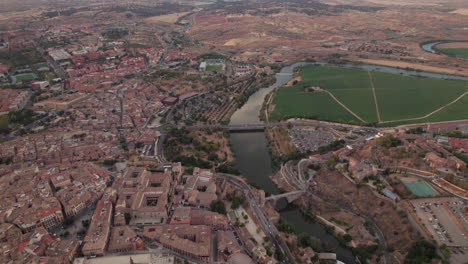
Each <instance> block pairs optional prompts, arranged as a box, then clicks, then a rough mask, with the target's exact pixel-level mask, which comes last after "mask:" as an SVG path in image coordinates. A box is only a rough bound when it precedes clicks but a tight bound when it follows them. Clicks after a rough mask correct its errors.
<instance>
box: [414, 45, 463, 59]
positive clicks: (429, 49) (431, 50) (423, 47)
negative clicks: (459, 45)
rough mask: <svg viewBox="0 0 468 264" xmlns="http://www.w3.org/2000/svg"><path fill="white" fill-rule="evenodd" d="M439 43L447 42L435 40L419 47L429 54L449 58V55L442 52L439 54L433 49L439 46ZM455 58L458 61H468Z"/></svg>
mask: <svg viewBox="0 0 468 264" xmlns="http://www.w3.org/2000/svg"><path fill="white" fill-rule="evenodd" d="M441 43H447V41H442V40H437V41H431V42H426V43H424V44H422V45H421V48H422V49H423V50H425V51H427V52H430V53H434V54H439V55H444V56H449V55H447V54H445V53H444V52H441V51H439V50H436V49H434V47H435V46H437V45H439V44H441ZM455 58H457V59H459V60H464V61H468V59H465V58H460V57H458V56H455Z"/></svg>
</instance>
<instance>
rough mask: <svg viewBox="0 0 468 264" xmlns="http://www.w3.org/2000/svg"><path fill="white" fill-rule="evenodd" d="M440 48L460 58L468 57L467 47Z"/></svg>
mask: <svg viewBox="0 0 468 264" xmlns="http://www.w3.org/2000/svg"><path fill="white" fill-rule="evenodd" d="M440 50H442V52H444V53H447V54H450V55H455V56H457V57H460V58H464V59H468V48H445V49H440Z"/></svg>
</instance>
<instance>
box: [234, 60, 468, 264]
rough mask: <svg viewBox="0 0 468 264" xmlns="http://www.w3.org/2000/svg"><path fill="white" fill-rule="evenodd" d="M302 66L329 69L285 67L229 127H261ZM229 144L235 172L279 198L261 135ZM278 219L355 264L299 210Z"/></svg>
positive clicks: (378, 68) (381, 68)
mask: <svg viewBox="0 0 468 264" xmlns="http://www.w3.org/2000/svg"><path fill="white" fill-rule="evenodd" d="M304 65H329V64H326V63H318V62H315V63H307V62H298V63H294V64H292V65H289V66H286V67H284V68H282V69H281V71H280V72H279V73H277V74H276V82H275V83H274V84H273V85H271V86H269V87H267V88H262V89H260V90H258V91H257V92H255V93H254V94H253V95H251V96H250V97H249V99H248V100H247V102H246V103H245V104H244V105H243V106H242V107H241V108H240V109H238V110H237V111H236V112H235V113H234V114H233V116H232V117H231V122H230V124H232V125H241V124H255V123H261V122H262V121H261V120H260V118H259V114H260V109H261V108H262V104H263V102H264V100H265V97H266V96H267V94H269V93H270V92H271V91H273V90H274V89H275V88H277V87H280V86H282V85H284V84H286V83H287V82H289V81H290V80H291V79H292V77H293V73H294V69H295V68H296V67H299V66H304ZM339 66H340V67H352V68H359V69H364V70H373V71H382V72H388V73H395V74H403V75H412V76H421V77H431V78H440V79H457V80H468V77H461V76H454V75H446V74H438V73H430V72H420V71H412V70H405V69H398V68H392V67H385V66H376V65H365V64H356V65H354V64H343V65H339ZM231 144H232V147H233V150H234V153H235V154H236V158H237V168H238V169H239V170H240V172H241V174H242V175H243V176H245V177H246V178H247V179H248V180H249V181H251V182H253V183H255V184H256V185H257V186H258V187H259V188H261V189H263V190H264V191H265V192H266V193H269V194H278V193H279V190H278V188H277V186H276V185H275V184H274V183H273V182H272V181H271V179H270V178H269V176H271V175H272V174H273V171H272V168H271V157H270V154H269V151H268V142H267V139H266V137H265V134H264V133H263V132H236V133H231ZM280 213H281V217H282V218H284V219H285V220H286V221H288V222H289V223H291V224H293V225H294V226H295V227H296V231H297V232H298V233H308V234H310V235H313V236H315V237H318V238H320V240H321V241H322V245H323V251H324V252H327V251H328V252H335V253H337V258H338V260H340V261H343V262H345V263H355V261H354V257H353V255H352V253H351V251H350V250H349V249H347V248H345V247H342V246H340V244H339V243H338V241H337V240H336V239H335V237H333V236H332V235H330V234H328V233H327V232H326V231H325V228H324V226H323V225H321V224H319V223H311V222H308V221H307V220H306V219H305V218H304V217H303V216H302V215H301V213H300V211H299V210H298V209H286V210H283V211H281V212H280Z"/></svg>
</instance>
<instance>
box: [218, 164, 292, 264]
mask: <svg viewBox="0 0 468 264" xmlns="http://www.w3.org/2000/svg"><path fill="white" fill-rule="evenodd" d="M216 176H217V177H220V178H223V179H226V180H227V181H228V182H230V183H231V184H233V185H234V186H236V187H238V188H240V189H242V190H244V191H246V192H247V200H248V201H249V205H250V207H251V208H252V210H253V212H254V213H255V215H256V216H257V218H258V220H259V222H260V225H261V226H262V229H263V230H264V231H265V234H267V235H268V236H270V238H271V241H272V242H273V244H274V246H275V248H276V249H279V250H280V251H281V253H282V254H283V256H285V257H284V260H283V262H282V263H295V261H294V258H293V256H292V253H291V251H290V250H289V247H288V245H287V244H286V243H285V242H284V241H283V240H282V239H281V237H280V235H279V234H280V233H279V231H278V229H277V228H276V226H275V225H274V224H273V223H272V222H271V221H270V219H268V217H266V215H265V213H264V211H263V209H262V207H261V206H260V204H259V202H258V201H257V199H256V197H255V196H254V194H253V192H252V189H251V188H250V185H249V184H247V183H246V182H245V181H243V180H242V179H241V178H240V177H239V176H235V175H231V174H225V173H217V174H216Z"/></svg>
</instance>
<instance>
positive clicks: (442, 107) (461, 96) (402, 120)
mask: <svg viewBox="0 0 468 264" xmlns="http://www.w3.org/2000/svg"><path fill="white" fill-rule="evenodd" d="M466 94H468V91H466V92H464V93H463V94H461V95H460V96H458V97H457V98H455V100H453V101H452V102H450V103H448V104H446V105H443V106H441V107H440V108H438V109H436V110H434V111H432V112H430V113H429V114H427V115H425V116H421V117H414V118H407V119H400V120H391V121H381V122H379V124H385V123H394V122H405V121H413V120H421V119H424V118H428V117H430V116H431V115H433V114H435V113H437V112H439V111H442V110H444V109H445V108H447V107H449V106H451V105H452V104H454V103H456V102H458V101H460V99H462V98H463V97H464V96H465V95H466ZM447 122H450V121H447Z"/></svg>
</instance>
